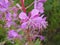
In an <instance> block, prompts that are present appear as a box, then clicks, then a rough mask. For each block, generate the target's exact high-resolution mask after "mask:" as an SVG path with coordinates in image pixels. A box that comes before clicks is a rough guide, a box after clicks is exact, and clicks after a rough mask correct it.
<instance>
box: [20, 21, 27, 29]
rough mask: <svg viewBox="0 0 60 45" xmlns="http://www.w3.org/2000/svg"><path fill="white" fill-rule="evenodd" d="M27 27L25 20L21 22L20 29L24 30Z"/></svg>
mask: <svg viewBox="0 0 60 45" xmlns="http://www.w3.org/2000/svg"><path fill="white" fill-rule="evenodd" d="M27 28H28V25H27V22H24V23H22V25H21V29H23V30H26V29H27Z"/></svg>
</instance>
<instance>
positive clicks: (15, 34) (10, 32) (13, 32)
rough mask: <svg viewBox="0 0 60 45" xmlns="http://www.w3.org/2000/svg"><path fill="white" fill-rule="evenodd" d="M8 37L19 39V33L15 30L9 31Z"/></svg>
mask: <svg viewBox="0 0 60 45" xmlns="http://www.w3.org/2000/svg"><path fill="white" fill-rule="evenodd" d="M8 37H9V38H16V37H18V33H17V32H16V31H15V30H9V31H8Z"/></svg>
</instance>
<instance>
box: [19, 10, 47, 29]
mask: <svg viewBox="0 0 60 45" xmlns="http://www.w3.org/2000/svg"><path fill="white" fill-rule="evenodd" d="M19 18H20V19H21V22H22V24H21V28H22V29H23V30H26V29H28V28H29V29H33V30H35V29H42V28H46V26H47V22H46V17H44V18H43V16H40V17H39V10H37V9H33V10H32V11H31V12H30V13H29V14H28V16H27V14H26V13H24V12H21V13H20V14H19Z"/></svg>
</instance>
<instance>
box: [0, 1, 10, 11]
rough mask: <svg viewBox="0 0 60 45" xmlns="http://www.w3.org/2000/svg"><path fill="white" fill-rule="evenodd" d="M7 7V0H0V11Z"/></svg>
mask: <svg viewBox="0 0 60 45" xmlns="http://www.w3.org/2000/svg"><path fill="white" fill-rule="evenodd" d="M8 7H9V1H8V0H0V11H2V12H5V11H6V10H7V8H8Z"/></svg>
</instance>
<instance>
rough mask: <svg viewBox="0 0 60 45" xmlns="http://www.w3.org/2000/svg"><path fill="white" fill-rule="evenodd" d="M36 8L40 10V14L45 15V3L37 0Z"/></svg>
mask: <svg viewBox="0 0 60 45" xmlns="http://www.w3.org/2000/svg"><path fill="white" fill-rule="evenodd" d="M34 8H35V9H38V10H39V12H40V13H44V7H43V3H42V2H40V1H39V0H35V2H34Z"/></svg>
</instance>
